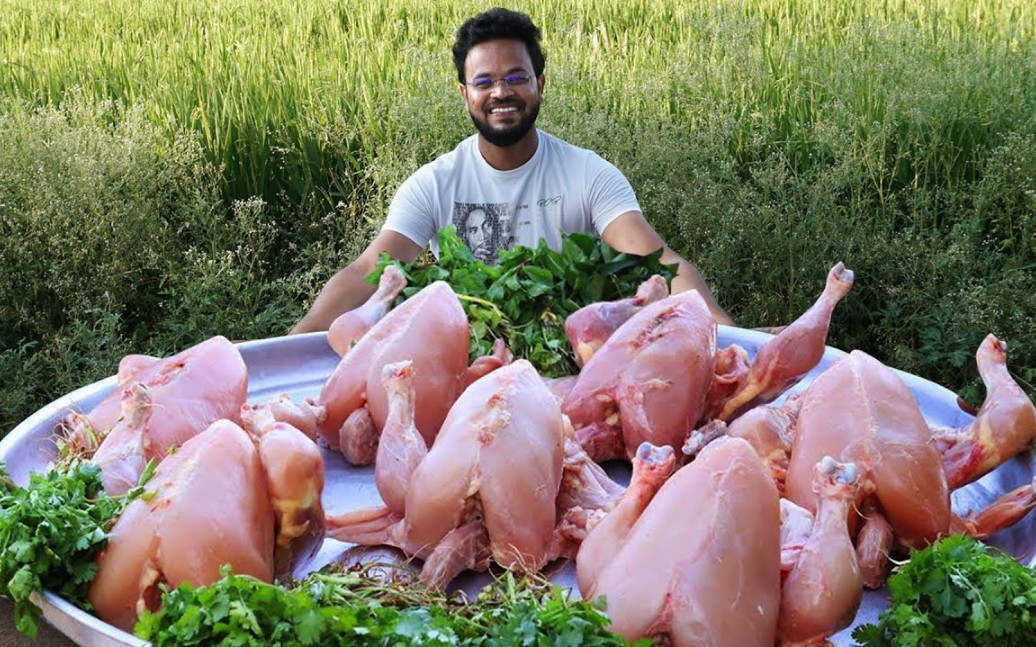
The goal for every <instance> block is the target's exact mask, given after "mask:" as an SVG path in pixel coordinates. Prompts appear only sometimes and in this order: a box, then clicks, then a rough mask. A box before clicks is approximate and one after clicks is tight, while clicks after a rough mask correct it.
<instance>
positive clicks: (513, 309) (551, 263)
mask: <svg viewBox="0 0 1036 647" xmlns="http://www.w3.org/2000/svg"><path fill="white" fill-rule="evenodd" d="M661 256H662V250H661V249H659V250H658V251H656V252H654V253H653V254H650V255H648V256H638V255H635V254H624V253H621V252H617V251H615V250H614V249H612V248H611V247H609V246H608V245H607V244H605V243H604V242H603V241H601V240H600V239H599V238H597V237H596V236H593V235H590V234H579V233H577V234H571V235H569V236H565V237H564V239H563V240H562V247H561V251H560V252H555V251H553V250H551V249H550V248H548V247H547V245H546V243H545V242H544V241H542V240H541V241H540V244H539V246H537V247H536V248H531V247H515V248H513V249H510V250H505V251H501V252H500V262H499V263H498V264H497V265H486V264H485V263H482V262H481V261H479V260H477V259H476V258H475V257H474V255H473V254H472V253H471V250H469V249H468V248H467V246H466V245H464V243H463V241H461V239H460V238H459V237H458V236H457V233H456V230H455V229H454V228H453V227H452V226H450V227H445V228H443V229H440V230H439V260H438V262H433V263H429V262H420V261H419V262H417V263H412V264H409V265H404V264H400V263H399V262H398V261H395V260H393V259H392V258H390V257H389V256H388V255H387V254H382V256H381V258H380V259H378V268H377V270H375V271H374V272H372V273H371V275H370V276H368V277H367V280H368V281H369V282H371V283H377V281H378V279H379V278H381V274H382V272H383V271H384V269H385V267H386V266H387V265H389V264H396V265H399V266H400V268H401V269H402V270H403V272H404V273H405V274H406V278H407V287H406V289H405V290H404V291H403V294H402V295H401V296H400V300H403V299H406V298H408V297H410V296H412V295H413V294H414V293H416V292H417V291H419V290H420V289H422V288H424V287H426V286H428V285H430V284H431V283H434V282H435V281H446V282H447V283H449V284H450V286H451V287H452V288H453V290H454V292H456V293H457V295H458V296H459V297H460V299H461V303H462V304H463V305H464V310H465V312H466V313H467V315H468V323H469V324H470V329H471V350H470V354H471V359H474V358H476V357H478V356H480V355H486V354H488V353H489V352H490V351H491V350H492V346H493V341H494V340H495V339H503V340H504V341H505V342H506V343H507V346H508V348H510V349H511V352H512V353H514V355H515V357H521V358H525V359H527V360H529V361H530V362H532V364H533V366H535V367H536V369H537V370H538V371H539V372H540V373H541V374H543V375H545V376H548V377H561V376H564V375H571V374H574V373H576V372H577V371H578V368H577V366H576V363H575V358H574V356H573V354H572V349H571V348H570V346H569V342H568V338H567V337H566V336H565V318H566V317H568V315H570V314H572V313H573V312H575V311H576V310H578V309H579V308H581V307H583V306H585V305H588V304H591V303H595V302H598V301H612V300H615V299H621V298H627V297H631V296H633V295H634V294H635V293H636V291H637V288H638V287H639V286H640V284H641V283H643V282H644V281H645V280H647V279H648V278H650V277H651V275H653V274H661V275H662V276H663V277H664V278H665V279H666V280H667V281H670V280H671V279H672V277H673V276H675V275H676V266H675V265H664V264H662V262H661V261H660V258H661Z"/></svg>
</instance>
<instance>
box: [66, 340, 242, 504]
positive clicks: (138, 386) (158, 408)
mask: <svg viewBox="0 0 1036 647" xmlns="http://www.w3.org/2000/svg"><path fill="white" fill-rule="evenodd" d="M130 357H131V358H133V359H132V360H131V361H130V362H129V363H130V364H132V365H133V368H132V369H131V370H127V371H126V372H125V373H124V372H123V371H124V366H125V365H126V364H127V361H126V360H124V361H123V362H122V364H120V377H119V381H120V383H121V386H120V388H119V389H117V390H116V391H115V392H114V393H112V394H111V395H109V396H108V397H107V398H106V399H105V400H104V401H102V402H101V403H100V404H99V405H98V406H97V407H96V408H95V409H94V410H93V411H91V412H90V414H88V415H87V416H86V417H85V418H81V419H80V420H79V422H78V424H77V425H76V426H74V427H73V429H72V432H71V434H72V437H74V438H82V437H89V436H94V437H96V436H97V435H98V434H106V435H104V439H103V440H102V441H101V443H100V446H99V447H97V450H96V453H94V455H93V462H95V463H96V464H97V465H99V466H100V467H101V473H102V477H103V478H104V482H105V491H106V492H107V493H108V494H111V495H115V494H123V493H125V492H126V490H128V489H129V488H131V487H133V486H134V485H136V484H137V479H138V478H139V477H140V474H141V472H142V471H143V468H144V466H145V465H146V464H147V462H148V461H149V460H156V461H161V460H162V459H164V458H165V457H166V456H167V455H168V454H169V452H170V450H171V449H172V448H175V447H178V446H180V445H182V444H183V443H185V442H186V441H187V440H189V439H190V438H192V437H194V436H195V435H197V434H198V433H200V432H201V431H203V430H204V429H205V428H206V427H208V426H209V425H210V424H212V423H213V422H215V421H216V420H219V419H222V418H226V419H229V420H232V421H234V422H240V420H241V418H240V410H241V407H242V405H243V404H244V403H245V398H246V396H247V390H248V369H247V368H246V367H245V362H244V360H243V359H242V358H241V353H240V352H238V350H237V347H236V346H234V345H233V344H232V343H230V342H229V341H227V339H226V338H224V337H213V338H212V339H209V340H207V341H204V342H202V343H201V344H198V345H197V346H194V347H192V348H189V349H187V350H185V351H183V352H182V353H179V354H177V355H174V356H172V357H169V358H166V359H161V360H159V359H154V358H146V357H144V356H139V355H138V356H130ZM112 402H116V403H120V404H121V413H122V418H121V420H118V418H116V420H118V422H114V421H112V422H113V423H114V425H113V426H112V427H111V429H110V430H109V429H108V428H107V427H104V425H107V424H109V419H110V414H109V413H108V411H109V409H110V407H111V404H110V403H112ZM95 414H96V415H95ZM153 414H154V415H153ZM95 425H101V426H100V427H97V426H95ZM69 444H70V445H73V446H79V447H85V446H89V444H90V443H89V442H87V441H81V440H78V439H76V440H70V441H69Z"/></svg>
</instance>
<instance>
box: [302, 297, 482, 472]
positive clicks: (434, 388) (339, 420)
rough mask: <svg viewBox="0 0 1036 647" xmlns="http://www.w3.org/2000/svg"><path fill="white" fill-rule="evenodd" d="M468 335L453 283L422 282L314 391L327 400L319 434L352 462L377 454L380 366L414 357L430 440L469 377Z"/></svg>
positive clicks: (422, 421) (419, 421)
mask: <svg viewBox="0 0 1036 647" xmlns="http://www.w3.org/2000/svg"><path fill="white" fill-rule="evenodd" d="M430 340H434V341H430ZM468 343H469V333H468V319H467V316H466V315H465V314H464V309H463V308H462V307H461V305H460V301H459V300H458V299H457V295H456V294H455V293H454V292H453V290H452V289H451V288H450V286H449V285H448V284H447V283H445V282H442V281H438V282H436V283H432V284H431V285H429V286H428V287H426V288H424V289H423V290H421V291H420V292H418V293H417V294H415V295H414V296H412V297H410V298H409V299H407V300H406V301H404V302H403V303H402V304H401V305H400V306H399V307H397V308H395V309H394V310H392V311H391V312H389V313H388V315H386V316H385V317H384V318H383V319H381V320H380V321H378V323H377V324H375V325H374V326H373V327H372V328H371V329H370V330H369V331H368V332H367V334H365V335H364V336H363V337H362V338H360V340H359V341H358V342H356V344H355V345H354V346H353V347H352V348H351V349H350V350H349V352H347V353H346V354H345V356H344V357H342V360H341V361H340V362H339V363H338V366H337V367H336V368H335V370H334V372H333V373H332V374H331V377H330V378H328V380H327V382H326V383H325V384H324V387H323V390H322V391H321V392H320V396H319V398H318V399H317V403H316V404H317V405H319V406H323V407H325V408H326V417H325V419H324V420H323V422H322V423H321V424H320V425H319V432H320V437H321V438H322V439H323V440H324V441H325V442H326V443H327V444H328V445H329V446H330V447H331V448H332V449H338V450H340V451H341V452H342V453H343V454H344V455H345V457H346V459H347V460H349V462H351V463H352V464H354V465H369V464H370V463H371V462H373V461H374V456H375V452H376V451H377V446H378V435H379V434H380V430H381V429H382V428H383V427H384V425H385V419H386V418H387V417H388V399H387V397H386V394H385V389H384V388H383V387H382V385H381V371H382V368H384V367H385V366H386V365H387V364H392V363H393V362H399V361H403V360H410V361H412V362H413V364H414V373H415V375H416V378H415V382H414V390H415V395H414V419H415V424H416V425H417V429H418V430H419V431H420V432H421V436H422V437H423V438H424V439H425V443H426V444H428V445H430V444H431V442H432V440H433V439H434V438H435V435H436V434H437V433H438V431H439V428H440V427H441V426H442V423H443V420H445V419H446V414H447V412H448V411H449V410H450V407H451V406H452V405H453V402H454V400H456V399H457V396H458V395H459V394H460V392H461V390H462V388H463V386H464V384H465V379H466V376H467V370H468Z"/></svg>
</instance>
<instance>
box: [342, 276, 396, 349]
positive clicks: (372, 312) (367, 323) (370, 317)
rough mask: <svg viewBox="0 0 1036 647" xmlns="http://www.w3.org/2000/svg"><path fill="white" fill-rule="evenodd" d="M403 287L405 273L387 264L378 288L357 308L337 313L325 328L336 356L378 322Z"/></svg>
mask: <svg viewBox="0 0 1036 647" xmlns="http://www.w3.org/2000/svg"><path fill="white" fill-rule="evenodd" d="M405 287H406V275H405V274H403V270H401V269H399V267H398V266H396V265H387V266H386V267H385V271H384V272H382V274H381V279H380V280H379V281H378V289H377V290H376V291H375V292H374V294H373V295H371V298H370V299H367V302H366V303H364V304H363V305H362V306H360V307H359V308H355V309H353V310H350V311H349V312H346V313H344V314H342V315H340V316H339V317H338V318H337V319H335V320H334V321H333V322H332V323H331V327H330V328H329V329H328V331H327V343H328V344H330V345H331V348H333V349H334V350H335V352H336V353H338V355H339V356H341V355H345V353H346V352H347V351H348V350H349V349H350V348H352V346H353V344H355V343H356V342H358V341H360V338H361V337H363V336H364V335H366V334H367V331H369V330H370V329H371V328H373V327H374V324H376V323H378V322H379V321H381V320H382V319H383V318H384V317H385V315H387V314H388V312H389V310H391V309H392V303H393V302H394V301H395V300H396V297H398V296H399V293H400V292H402V291H403V288H405Z"/></svg>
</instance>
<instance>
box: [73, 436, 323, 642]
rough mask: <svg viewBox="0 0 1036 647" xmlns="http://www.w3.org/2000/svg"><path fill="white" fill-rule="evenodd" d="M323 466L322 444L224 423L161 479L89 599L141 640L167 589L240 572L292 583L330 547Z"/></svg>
mask: <svg viewBox="0 0 1036 647" xmlns="http://www.w3.org/2000/svg"><path fill="white" fill-rule="evenodd" d="M322 489H323V460H322V459H321V457H320V452H319V450H318V449H317V447H316V445H315V443H313V441H312V440H310V439H308V438H306V437H305V436H304V435H303V434H302V433H301V432H299V431H297V430H295V429H293V428H291V427H288V426H287V425H283V423H276V424H274V425H271V426H268V427H265V428H264V429H263V435H262V437H261V438H259V439H258V440H255V439H253V438H252V437H250V436H249V435H248V434H247V433H246V432H245V431H244V430H242V429H241V428H240V427H238V426H237V425H236V424H234V423H233V422H230V421H229V420H219V421H217V422H215V423H213V424H212V425H211V426H210V427H209V428H208V429H206V430H205V431H203V432H202V433H200V434H198V435H196V436H195V437H193V438H192V439H190V440H188V441H187V442H186V443H184V445H183V446H182V447H180V449H179V450H178V451H177V452H176V453H174V454H172V455H171V456H170V457H169V458H167V459H166V460H164V461H162V462H161V463H160V464H159V465H158V467H157V468H156V470H155V474H154V475H153V477H152V479H151V481H150V482H149V483H148V485H147V490H148V492H149V493H153V495H149V496H147V497H141V498H138V499H136V500H134V501H133V502H131V503H130V504H129V505H128V506H127V507H126V510H125V511H124V512H123V514H122V516H120V517H119V519H118V521H116V523H115V526H114V527H113V528H112V531H111V535H110V539H109V541H108V545H107V547H106V548H105V549H104V551H103V552H102V553H101V555H100V556H99V557H98V570H97V576H96V578H95V579H94V581H93V583H92V584H91V586H90V591H89V600H90V603H91V604H92V605H93V606H94V608H95V609H96V611H97V615H98V616H100V617H101V618H102V619H103V620H105V621H106V622H109V623H111V624H113V625H115V626H117V627H119V628H120V629H123V630H126V631H132V629H133V626H134V624H135V623H136V620H137V617H138V615H139V614H140V613H141V612H142V611H143V610H145V609H148V610H151V611H156V610H157V609H158V605H159V603H160V601H161V598H160V590H159V587H158V585H159V584H162V583H164V584H167V585H168V586H169V587H171V588H174V587H176V586H179V585H180V584H181V583H183V582H188V583H190V584H192V585H194V586H202V585H207V584H211V583H213V582H215V581H217V580H218V579H219V578H220V568H221V567H222V566H223V565H225V564H229V565H230V567H231V569H232V570H233V572H234V573H238V574H245V575H252V576H254V577H256V578H259V579H261V580H263V581H265V582H270V581H272V580H273V578H274V575H275V574H282V575H283V574H287V573H289V572H290V571H291V570H292V569H293V567H294V566H296V565H298V564H299V563H301V562H302V561H304V560H306V559H308V558H309V557H310V556H311V555H312V554H313V552H314V551H315V550H316V548H318V547H319V545H320V543H321V542H322V541H323V510H322V508H321V505H320V496H321V491H322Z"/></svg>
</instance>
